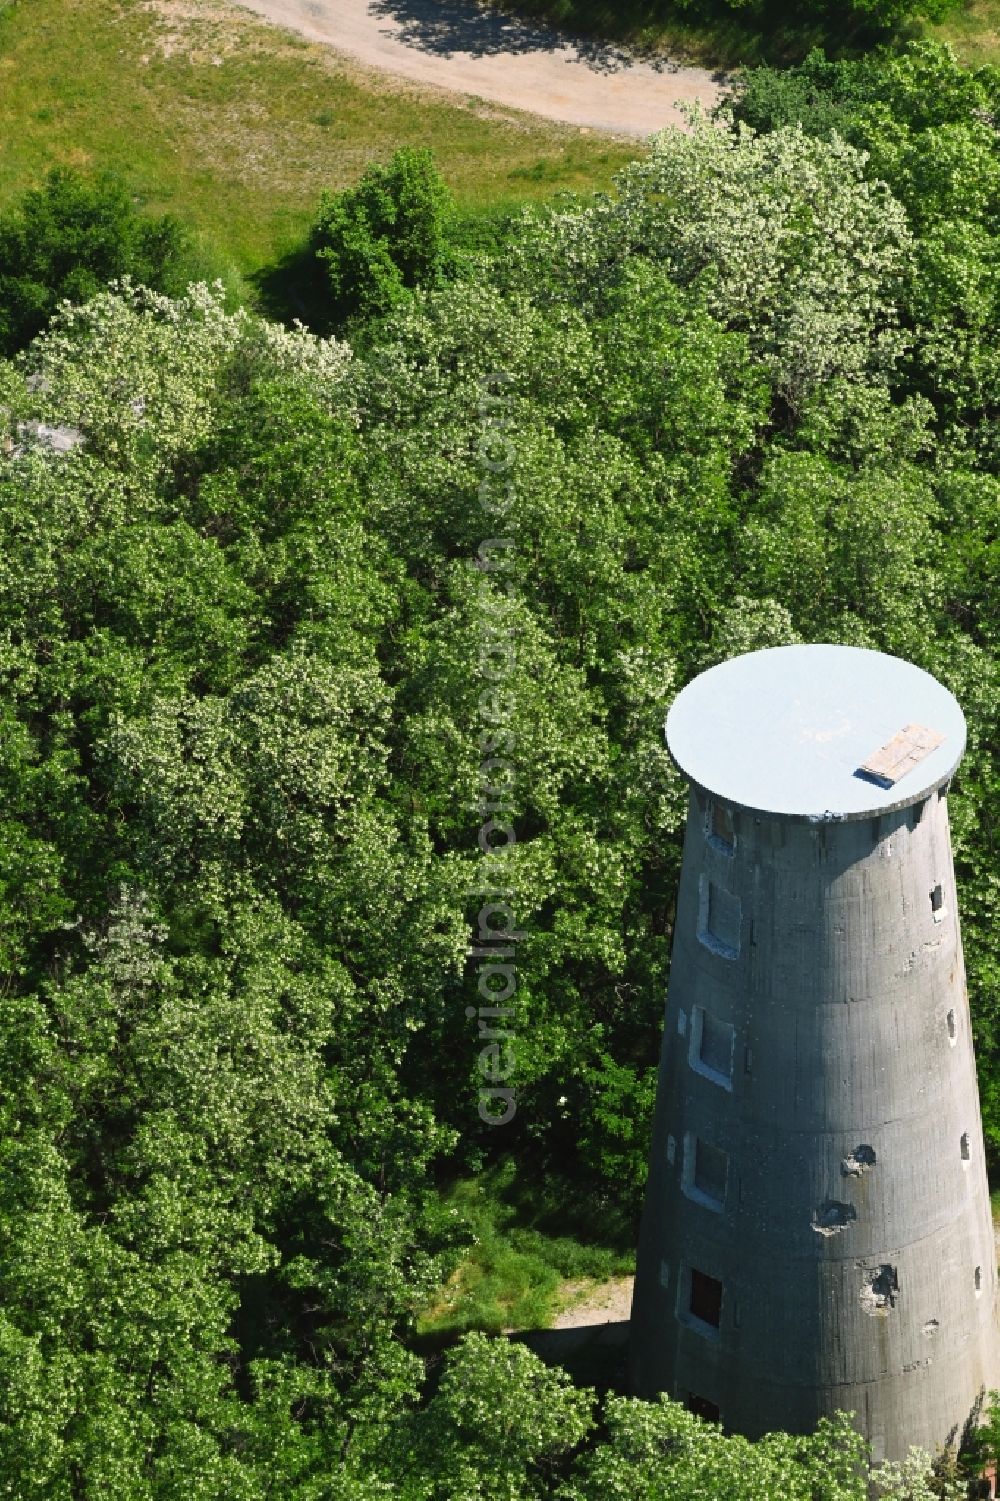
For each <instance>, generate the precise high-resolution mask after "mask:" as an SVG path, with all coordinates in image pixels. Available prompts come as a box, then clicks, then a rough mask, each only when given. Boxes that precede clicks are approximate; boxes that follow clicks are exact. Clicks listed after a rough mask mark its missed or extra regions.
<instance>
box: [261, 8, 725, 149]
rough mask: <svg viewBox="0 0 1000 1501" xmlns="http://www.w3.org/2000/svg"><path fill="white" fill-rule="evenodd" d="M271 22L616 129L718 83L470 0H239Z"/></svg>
mask: <svg viewBox="0 0 1000 1501" xmlns="http://www.w3.org/2000/svg"><path fill="white" fill-rule="evenodd" d="M242 4H243V6H244V8H245V9H246V10H251V11H254V12H255V13H256V14H257V15H259V16H263V17H264V19H265V20H267V21H271V22H273V23H274V24H276V25H278V26H284V27H286V28H287V29H288V30H290V31H297V32H299V33H300V34H301V35H302V36H306V37H308V38H309V39H310V40H311V41H314V42H325V43H327V44H328V45H329V46H331V47H334V48H336V49H337V51H339V52H343V53H346V54H347V55H349V56H350V57H353V58H355V59H357V60H358V61H360V62H362V63H364V64H366V65H367V66H368V67H371V68H376V69H378V70H379V71H380V72H384V73H392V74H395V75H396V76H397V77H399V78H405V79H408V80H409V81H410V82H412V83H419V84H430V85H436V86H437V87H440V88H445V89H449V90H451V91H452V92H455V93H459V94H467V95H468V94H472V95H474V96H476V97H477V98H479V99H485V100H489V101H490V102H492V103H494V104H502V105H507V106H509V107H511V108H514V109H522V110H529V111H531V112H532V113H533V114H536V115H542V116H544V117H545V118H546V119H549V120H559V121H562V122H563V123H565V124H569V125H578V126H581V127H585V128H588V129H591V130H601V131H609V132H611V133H613V134H616V135H635V136H647V135H651V134H652V133H653V132H654V131H656V130H660V129H662V127H663V126H664V125H681V124H683V117H682V116H681V114H680V112H679V110H678V109H677V107H676V106H677V103H678V102H685V103H690V102H692V101H693V100H695V99H700V100H701V102H702V104H704V105H705V106H706V108H708V107H711V105H713V104H714V103H715V102H716V100H717V99H718V98H719V95H720V93H721V92H722V89H723V84H722V83H721V82H720V81H719V79H718V78H717V77H716V76H715V75H713V74H711V73H709V72H708V71H707V70H706V69H704V68H688V67H680V66H678V65H677V64H674V63H670V62H667V61H665V60H664V61H659V60H657V61H655V62H653V61H649V60H647V59H643V58H635V57H632V56H631V55H630V54H629V53H628V52H627V51H625V50H624V49H622V48H619V47H613V46H609V45H605V44H603V43H598V42H587V41H574V40H571V39H568V38H566V37H564V36H561V35H559V34H557V33H556V32H553V31H550V30H548V29H546V28H545V27H543V26H540V25H537V24H535V23H534V22H531V21H523V20H517V19H515V18H512V17H510V16H500V15H497V14H496V13H495V12H489V11H484V10H482V9H481V8H480V7H479V6H478V5H477V4H475V3H474V0H468V3H467V0H242Z"/></svg>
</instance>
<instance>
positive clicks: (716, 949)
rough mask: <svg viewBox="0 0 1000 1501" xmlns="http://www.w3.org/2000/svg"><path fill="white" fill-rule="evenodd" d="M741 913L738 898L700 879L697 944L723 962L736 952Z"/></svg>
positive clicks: (714, 884)
mask: <svg viewBox="0 0 1000 1501" xmlns="http://www.w3.org/2000/svg"><path fill="white" fill-rule="evenodd" d="M742 916H743V914H742V911H741V908H740V900H739V897H737V896H734V895H733V893H732V892H731V891H726V890H725V888H724V887H722V886H720V885H719V884H718V882H716V881H710V880H709V879H708V878H707V877H706V876H704V875H703V876H702V877H701V879H700V881H699V883H698V940H699V942H700V943H703V944H704V945H705V947H706V948H707V949H711V951H712V953H713V954H718V955H719V956H720V957H721V958H723V959H737V958H739V952H740V928H741V924H742Z"/></svg>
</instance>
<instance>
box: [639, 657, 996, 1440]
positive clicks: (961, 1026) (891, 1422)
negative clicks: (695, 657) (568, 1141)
mask: <svg viewBox="0 0 1000 1501" xmlns="http://www.w3.org/2000/svg"><path fill="white" fill-rule="evenodd" d="M667 741H668V744H669V746H670V750H671V753H672V755H673V757H674V759H675V761H676V762H677V764H678V766H679V767H680V769H681V771H682V772H683V774H684V776H685V778H686V779H687V780H688V782H689V783H690V785H691V800H690V808H689V813H688V823H687V833H686V837H685V843H684V860H683V867H682V872H681V883H680V892H679V897H678V904H677V919H676V926H675V930H674V945H673V958H672V964H671V971H670V986H669V993H668V998H667V1007H666V1022H665V1030H664V1042H663V1053H662V1058H661V1063H660V1078H659V1087H658V1094H657V1103H656V1117H655V1124H654V1127H653V1142H652V1152H651V1158H650V1173H649V1187H648V1190H647V1197H646V1205H645V1211H644V1215H643V1220H642V1229H641V1233H640V1242H639V1260H638V1273H637V1276H636V1283H635V1294H634V1299H633V1305H632V1327H631V1349H630V1367H631V1379H632V1385H633V1390H634V1391H636V1392H637V1393H638V1394H639V1395H641V1396H646V1397H652V1396H654V1395H655V1394H656V1393H657V1392H661V1391H665V1392H667V1393H669V1394H670V1395H671V1396H673V1397H675V1398H678V1399H679V1400H682V1401H687V1402H688V1403H689V1404H690V1405H691V1406H692V1407H694V1408H695V1410H696V1411H699V1412H701V1413H702V1414H703V1415H707V1416H712V1417H716V1416H719V1415H721V1419H722V1421H723V1423H724V1424H725V1425H726V1427H727V1428H730V1429H732V1430H734V1431H737V1432H742V1433H745V1434H747V1435H749V1436H751V1437H754V1436H757V1435H759V1434H761V1433H763V1432H766V1431H768V1430H770V1429H775V1428H783V1429H790V1430H791V1431H793V1432H794V1431H806V1430H809V1429H811V1428H812V1427H813V1426H814V1425H815V1423H816V1421H817V1419H818V1418H820V1417H822V1416H824V1415H829V1414H832V1413H833V1412H835V1411H836V1410H837V1409H843V1410H846V1411H853V1412H854V1413H855V1414H856V1422H857V1425H858V1427H859V1428H860V1429H861V1431H862V1432H863V1433H864V1434H865V1436H866V1437H867V1438H868V1440H869V1441H870V1442H871V1444H872V1447H873V1450H874V1454H875V1457H876V1459H878V1458H880V1457H883V1456H884V1457H888V1458H899V1457H902V1456H903V1455H904V1454H905V1452H906V1449H907V1447H908V1446H909V1445H910V1444H920V1445H923V1446H924V1447H925V1448H928V1449H930V1450H931V1451H933V1450H934V1449H935V1448H936V1447H937V1446H938V1445H939V1444H942V1443H945V1442H947V1441H949V1440H954V1439H955V1438H957V1437H958V1436H959V1435H960V1433H961V1430H962V1428H963V1426H964V1425H965V1423H966V1422H967V1421H968V1420H969V1418H970V1416H973V1415H974V1413H975V1410H976V1407H977V1402H978V1401H979V1399H980V1398H981V1396H982V1394H983V1392H984V1389H989V1388H990V1387H992V1386H995V1385H996V1384H997V1381H998V1361H997V1352H998V1351H1000V1342H998V1325H997V1272H996V1253H995V1249H994V1243H993V1228H992V1224H991V1219H990V1204H989V1192H988V1188H987V1182H986V1166H985V1159H984V1153H983V1136H982V1127H981V1123H980V1116H979V1100H978V1094H977V1089H976V1074H975V1062H974V1059H973V1051H972V1036H971V1032H970V1027H969V1006H968V996H967V992H966V988H965V978H964V969H963V962H962V947H961V942H960V938H959V929H958V910H957V904H956V895H955V880H954V874H953V870H952V859H951V847H950V841H949V831H948V811H947V802H946V793H947V790H948V782H949V779H950V777H951V775H952V773H953V772H954V770H955V768H956V766H957V765H958V762H959V760H960V759H961V756H962V752H963V749H964V746H965V720H964V718H963V716H962V711H961V709H960V708H959V706H958V704H957V703H956V701H955V699H954V698H953V697H952V695H951V694H950V693H948V692H947V690H946V689H945V688H943V687H942V686H941V685H940V684H939V683H938V682H936V681H935V679H934V678H932V677H930V676H929V675H928V674H927V673H925V672H923V671H921V670H920V669H919V668H917V667H914V666H912V665H911V664H910V663H907V662H903V661H900V660H899V659H897V658H895V657H888V656H884V655H883V654H882V653H880V652H872V651H861V650H858V649H856V648H853V647H845V646H788V647H781V648H778V649H776V650H772V651H761V652H753V653H751V654H750V655H748V656H743V657H737V658H735V659H734V660H732V661H729V662H725V663H723V664H722V665H721V666H719V667H715V668H713V669H712V670H711V671H709V672H706V673H703V674H702V675H701V676H700V677H699V678H696V679H695V680H694V682H692V683H691V684H689V686H688V687H687V688H685V689H684V691H683V692H682V693H681V694H680V695H679V697H678V698H677V699H676V701H675V703H674V705H673V708H672V709H671V711H670V714H669V716H668V719H667Z"/></svg>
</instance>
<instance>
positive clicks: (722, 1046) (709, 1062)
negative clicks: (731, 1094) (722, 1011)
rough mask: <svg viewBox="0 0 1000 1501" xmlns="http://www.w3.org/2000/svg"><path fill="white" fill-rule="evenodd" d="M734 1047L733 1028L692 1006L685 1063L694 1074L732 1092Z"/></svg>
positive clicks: (734, 1035)
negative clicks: (688, 1044) (687, 1063)
mask: <svg viewBox="0 0 1000 1501" xmlns="http://www.w3.org/2000/svg"><path fill="white" fill-rule="evenodd" d="M735 1045H736V1030H735V1028H734V1027H732V1026H730V1024H729V1023H728V1022H723V1021H719V1019H718V1018H717V1017H715V1016H713V1015H712V1013H711V1011H706V1010H705V1007H704V1006H695V1008H694V1010H693V1012H692V1013H691V1043H690V1047H689V1049H688V1062H689V1063H690V1065H691V1067H692V1068H693V1069H694V1071H695V1073H696V1074H701V1075H703V1077H704V1078H706V1079H711V1081H712V1083H713V1084H719V1085H721V1087H722V1088H723V1089H730V1090H731V1089H732V1087H733V1052H734V1049H735Z"/></svg>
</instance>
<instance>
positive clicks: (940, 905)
mask: <svg viewBox="0 0 1000 1501" xmlns="http://www.w3.org/2000/svg"><path fill="white" fill-rule="evenodd" d="M931 915H932V916H933V918H934V921H935V922H943V921H944V915H945V911H944V887H943V886H942V885H941V882H940V881H939V882H938V883H937V885H936V886H935V887H934V889H933V890H932V892H931Z"/></svg>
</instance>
